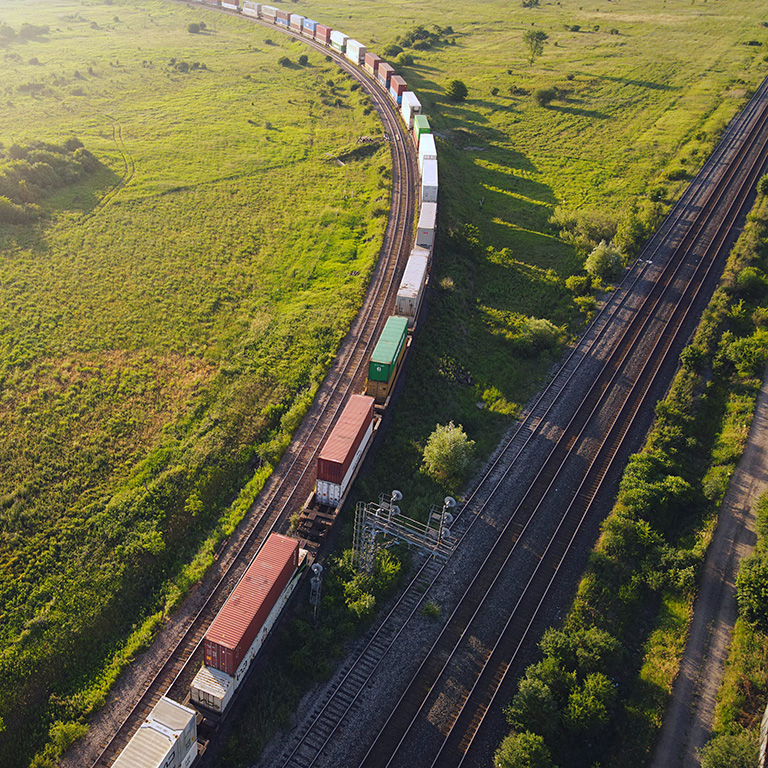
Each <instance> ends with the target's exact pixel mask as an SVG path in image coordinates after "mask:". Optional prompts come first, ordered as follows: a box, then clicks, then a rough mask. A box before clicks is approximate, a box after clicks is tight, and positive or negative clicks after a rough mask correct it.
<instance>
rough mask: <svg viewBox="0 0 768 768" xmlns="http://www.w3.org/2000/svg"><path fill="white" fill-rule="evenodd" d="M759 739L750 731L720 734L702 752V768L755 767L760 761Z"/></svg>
mask: <svg viewBox="0 0 768 768" xmlns="http://www.w3.org/2000/svg"><path fill="white" fill-rule="evenodd" d="M757 753H758V745H757V739H756V738H755V736H754V735H753V734H751V733H750V732H749V731H744V732H743V733H740V734H739V735H738V736H718V737H717V738H715V739H712V740H711V741H710V742H709V743H708V744H707V746H706V747H704V749H703V750H702V753H701V768H753V767H754V766H755V765H757V762H758V754H757Z"/></svg>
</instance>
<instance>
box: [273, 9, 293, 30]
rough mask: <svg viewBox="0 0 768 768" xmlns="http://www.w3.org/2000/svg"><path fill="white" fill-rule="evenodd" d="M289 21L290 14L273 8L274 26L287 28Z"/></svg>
mask: <svg viewBox="0 0 768 768" xmlns="http://www.w3.org/2000/svg"><path fill="white" fill-rule="evenodd" d="M290 21H291V14H290V13H288V11H281V10H280V9H279V8H275V24H280V25H281V26H283V27H287V26H288V25H289V23H290Z"/></svg>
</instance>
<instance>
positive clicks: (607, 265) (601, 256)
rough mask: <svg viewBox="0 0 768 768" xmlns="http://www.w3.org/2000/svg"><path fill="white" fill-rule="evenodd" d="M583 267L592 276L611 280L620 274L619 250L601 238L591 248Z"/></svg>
mask: <svg viewBox="0 0 768 768" xmlns="http://www.w3.org/2000/svg"><path fill="white" fill-rule="evenodd" d="M584 269H586V270H587V272H589V274H590V275H592V277H596V278H598V279H600V280H613V279H614V278H616V277H618V276H619V274H621V251H619V249H618V248H617V247H616V246H615V245H613V243H610V244H609V243H606V242H605V240H601V241H600V244H599V245H598V246H597V247H596V248H594V249H593V250H592V252H591V253H590V254H589V256H587V260H586V262H585V263H584Z"/></svg>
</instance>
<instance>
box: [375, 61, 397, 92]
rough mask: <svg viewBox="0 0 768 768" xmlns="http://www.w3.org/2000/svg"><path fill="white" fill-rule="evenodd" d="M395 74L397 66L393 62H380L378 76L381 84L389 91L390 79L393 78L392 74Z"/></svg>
mask: <svg viewBox="0 0 768 768" xmlns="http://www.w3.org/2000/svg"><path fill="white" fill-rule="evenodd" d="M394 74H395V68H394V67H393V66H392V65H391V64H387V62H386V61H382V62H381V63H380V64H379V69H378V71H377V72H376V78H377V79H378V81H379V84H380V85H382V86H383V87H384V88H385V89H386V90H387V91H388V90H389V81H390V80H391V79H392V75H394Z"/></svg>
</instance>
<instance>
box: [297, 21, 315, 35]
mask: <svg viewBox="0 0 768 768" xmlns="http://www.w3.org/2000/svg"><path fill="white" fill-rule="evenodd" d="M316 29H317V22H316V21H312V19H304V24H303V25H302V28H301V34H302V35H304V36H305V37H311V38H314V37H315V30H316Z"/></svg>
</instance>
